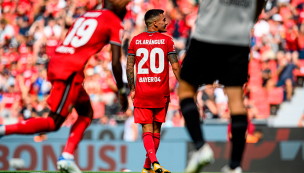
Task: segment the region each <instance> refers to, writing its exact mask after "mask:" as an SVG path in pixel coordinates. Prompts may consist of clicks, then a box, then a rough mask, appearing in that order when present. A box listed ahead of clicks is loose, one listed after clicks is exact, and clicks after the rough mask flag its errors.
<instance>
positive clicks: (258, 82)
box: [248, 75, 263, 87]
mask: <svg viewBox="0 0 304 173" xmlns="http://www.w3.org/2000/svg"><path fill="white" fill-rule="evenodd" d="M262 83H263V80H262V77H261V76H260V75H254V76H250V78H249V82H248V86H257V87H261V86H262Z"/></svg>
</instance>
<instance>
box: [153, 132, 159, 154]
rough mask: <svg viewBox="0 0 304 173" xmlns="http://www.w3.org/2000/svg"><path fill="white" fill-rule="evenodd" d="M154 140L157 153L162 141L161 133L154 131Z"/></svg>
mask: <svg viewBox="0 0 304 173" xmlns="http://www.w3.org/2000/svg"><path fill="white" fill-rule="evenodd" d="M153 141H154V148H155V153H156V152H157V150H158V147H159V143H160V133H153Z"/></svg>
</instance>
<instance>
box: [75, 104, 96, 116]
mask: <svg viewBox="0 0 304 173" xmlns="http://www.w3.org/2000/svg"><path fill="white" fill-rule="evenodd" d="M75 109H76V111H77V113H78V115H79V116H85V117H88V118H90V119H93V108H92V106H91V102H90V101H88V102H87V103H84V104H81V105H79V106H77V107H75Z"/></svg>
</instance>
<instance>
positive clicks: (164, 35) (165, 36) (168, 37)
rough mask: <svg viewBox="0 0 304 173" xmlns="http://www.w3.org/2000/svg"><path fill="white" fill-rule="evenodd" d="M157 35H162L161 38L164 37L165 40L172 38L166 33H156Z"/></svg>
mask: <svg viewBox="0 0 304 173" xmlns="http://www.w3.org/2000/svg"><path fill="white" fill-rule="evenodd" d="M158 36H159V37H162V38H164V39H166V40H173V38H172V37H171V36H169V35H167V34H163V33H158Z"/></svg>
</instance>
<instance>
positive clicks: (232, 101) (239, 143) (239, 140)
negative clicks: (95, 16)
mask: <svg viewBox="0 0 304 173" xmlns="http://www.w3.org/2000/svg"><path fill="white" fill-rule="evenodd" d="M226 93H227V96H228V99H229V108H230V114H231V135H232V138H231V142H232V150H231V155H230V163H229V168H230V169H231V170H236V169H241V167H240V165H241V160H242V155H243V151H244V148H245V143H246V131H247V124H248V121H247V113H246V112H245V109H244V106H243V90H242V87H226ZM229 168H228V167H226V169H229ZM224 169H225V167H224Z"/></svg>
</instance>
